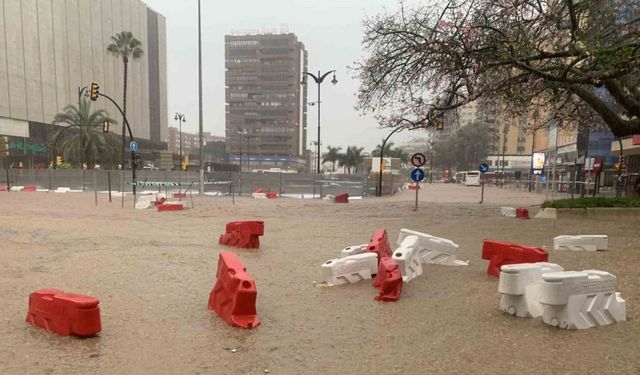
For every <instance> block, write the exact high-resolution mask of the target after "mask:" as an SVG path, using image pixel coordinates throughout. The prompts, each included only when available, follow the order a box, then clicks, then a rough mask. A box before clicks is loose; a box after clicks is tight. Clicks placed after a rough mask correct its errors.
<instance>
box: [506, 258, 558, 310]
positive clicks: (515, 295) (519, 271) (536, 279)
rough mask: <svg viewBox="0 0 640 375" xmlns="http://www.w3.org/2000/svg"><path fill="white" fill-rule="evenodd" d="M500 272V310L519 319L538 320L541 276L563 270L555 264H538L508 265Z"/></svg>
mask: <svg viewBox="0 0 640 375" xmlns="http://www.w3.org/2000/svg"><path fill="white" fill-rule="evenodd" d="M500 270H501V271H500V282H499V284H498V292H500V293H501V294H502V298H501V299H500V310H502V311H504V312H506V313H508V314H511V315H515V316H519V317H521V318H538V317H540V316H542V310H543V306H542V304H541V303H540V301H539V298H540V282H541V281H542V275H543V274H545V273H548V272H560V271H564V268H562V267H560V266H559V265H557V264H555V263H546V262H540V263H520V264H508V265H504V266H502V267H501V268H500Z"/></svg>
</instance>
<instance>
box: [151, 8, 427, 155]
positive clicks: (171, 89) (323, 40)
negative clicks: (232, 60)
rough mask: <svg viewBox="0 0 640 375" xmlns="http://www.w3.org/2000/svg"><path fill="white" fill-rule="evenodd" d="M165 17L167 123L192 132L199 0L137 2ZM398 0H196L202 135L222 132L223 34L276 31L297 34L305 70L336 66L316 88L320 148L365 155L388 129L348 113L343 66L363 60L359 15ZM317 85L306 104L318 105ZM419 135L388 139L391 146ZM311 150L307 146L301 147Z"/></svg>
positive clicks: (312, 115)
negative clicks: (182, 118) (332, 78)
mask: <svg viewBox="0 0 640 375" xmlns="http://www.w3.org/2000/svg"><path fill="white" fill-rule="evenodd" d="M143 1H145V2H146V3H147V5H149V6H150V7H151V8H153V9H155V10H156V11H158V12H160V13H161V14H162V15H164V16H165V17H166V19H167V65H168V66H167V76H168V77H167V78H168V96H169V98H168V112H169V116H170V118H171V120H170V121H169V124H170V126H175V121H174V120H172V119H173V114H174V113H175V112H182V113H184V114H185V115H186V118H187V122H186V123H185V124H183V131H189V132H196V131H197V130H198V5H197V4H198V3H197V0H179V1H177V0H143ZM385 6H386V7H388V8H391V9H394V8H396V7H397V6H398V3H397V1H396V0H386V1H383V0H314V1H310V0H268V1H265V0H251V1H246V0H235V1H214V0H202V63H203V68H202V70H203V73H202V74H203V92H204V99H203V111H204V115H203V119H204V130H205V131H210V132H212V133H213V134H215V135H221V136H223V135H224V106H225V101H224V35H225V34H230V33H232V32H233V31H234V30H260V29H271V30H277V31H280V30H281V26H282V25H284V26H285V27H287V28H288V30H289V32H293V33H295V34H296V35H297V36H298V39H299V40H301V41H302V42H303V43H304V44H305V47H306V49H307V51H308V52H309V70H310V71H312V72H317V71H318V70H321V71H323V72H324V71H327V70H332V69H336V70H337V71H338V73H337V79H338V81H339V83H338V84H337V85H336V86H333V85H331V84H330V83H329V82H326V81H325V83H323V84H322V113H321V116H322V123H321V131H322V134H321V137H322V144H323V149H324V148H326V145H332V146H334V145H335V146H342V147H346V146H347V145H359V146H362V147H364V148H365V151H367V152H368V151H371V150H372V149H373V148H374V147H375V145H376V144H379V143H380V142H381V139H382V138H383V137H384V136H385V135H386V134H387V133H388V132H389V131H388V130H381V129H378V126H377V123H376V121H375V119H374V118H373V117H372V116H362V115H361V114H360V113H359V112H358V111H356V110H355V109H354V105H355V102H356V96H355V95H356V91H357V88H358V81H357V80H354V79H351V76H353V75H354V74H353V72H350V71H349V70H348V69H347V66H348V65H352V64H353V62H354V61H356V60H358V59H359V58H360V57H361V55H362V51H361V44H360V41H361V39H362V31H361V24H362V20H363V18H364V17H365V15H374V14H377V13H379V12H380V11H381V10H383V7H385ZM315 92H316V91H315V88H314V89H313V90H310V92H309V100H310V101H315V100H316V93H315ZM316 111H317V109H316V107H309V112H308V113H309V120H308V121H309V122H308V131H309V134H308V138H309V141H310V142H311V141H315V140H316V138H317V136H316V134H317V112H316ZM414 136H419V137H423V136H424V133H423V132H414V133H405V134H403V133H400V134H397V135H394V136H393V139H392V140H393V141H395V143H396V145H397V144H400V143H402V142H403V141H405V140H408V139H410V138H413V137H414ZM307 146H309V145H307Z"/></svg>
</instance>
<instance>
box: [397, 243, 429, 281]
mask: <svg viewBox="0 0 640 375" xmlns="http://www.w3.org/2000/svg"><path fill="white" fill-rule="evenodd" d="M417 243H418V236H407V237H405V238H404V239H403V240H402V242H401V243H400V247H398V248H397V249H396V250H395V251H394V252H393V257H392V258H393V260H395V261H396V263H398V267H399V268H400V273H401V274H402V281H404V282H405V283H406V282H409V281H411V280H413V279H415V278H416V277H418V276H420V275H422V261H421V259H420V254H419V253H418V248H417Z"/></svg>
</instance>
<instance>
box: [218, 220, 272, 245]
mask: <svg viewBox="0 0 640 375" xmlns="http://www.w3.org/2000/svg"><path fill="white" fill-rule="evenodd" d="M262 235H264V221H232V222H230V223H227V227H226V230H225V233H224V234H223V235H221V236H220V239H219V240H218V243H220V244H221V245H227V246H235V247H240V248H244V249H259V248H260V236H262Z"/></svg>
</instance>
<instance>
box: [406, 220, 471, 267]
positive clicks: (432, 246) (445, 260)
mask: <svg viewBox="0 0 640 375" xmlns="http://www.w3.org/2000/svg"><path fill="white" fill-rule="evenodd" d="M409 236H415V237H417V241H416V245H415V247H416V250H417V252H418V255H419V257H420V260H421V262H422V263H424V264H441V265H445V266H467V265H469V263H468V262H464V261H461V260H458V259H456V253H457V252H458V247H459V246H458V244H456V243H454V242H453V241H451V240H448V239H446V238H440V237H435V236H432V235H430V234H426V233H422V232H417V231H414V230H411V229H404V228H403V229H400V234H399V235H398V241H397V242H396V243H397V244H398V246H400V245H401V243H402V241H404V239H405V238H407V237H409Z"/></svg>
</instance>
